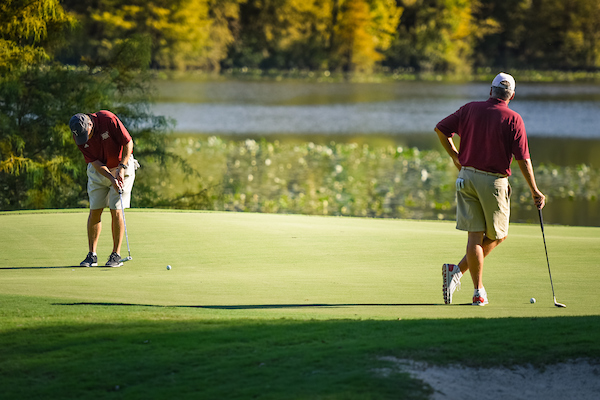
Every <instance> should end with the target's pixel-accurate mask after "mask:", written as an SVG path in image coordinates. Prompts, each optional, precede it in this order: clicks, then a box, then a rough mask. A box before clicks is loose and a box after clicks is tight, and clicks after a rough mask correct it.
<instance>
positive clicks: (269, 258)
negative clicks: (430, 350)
mask: <svg viewBox="0 0 600 400" xmlns="http://www.w3.org/2000/svg"><path fill="white" fill-rule="evenodd" d="M105 217H108V214H106V215H105ZM86 218H87V214H86V213H84V212H73V213H64V212H63V213H54V214H53V213H43V214H40V213H29V214H11V213H8V214H4V215H0V222H1V223H2V227H3V229H2V232H1V233H0V243H1V246H2V255H1V257H2V258H1V259H0V268H2V269H1V270H0V273H1V274H2V276H1V279H0V293H2V294H15V295H35V296H43V297H48V298H56V299H63V300H64V299H71V300H72V301H73V302H87V303H128V304H139V305H155V306H195V307H205V308H200V309H198V313H199V314H200V315H204V314H209V315H211V314H213V313H214V312H215V311H217V310H223V309H227V310H229V312H228V314H230V315H236V314H239V315H240V316H243V317H248V316H252V317H263V316H264V317H268V318H273V317H292V318H354V317H356V318H384V319H388V318H398V317H402V318H457V317H485V318H495V317H524V316H538V317H540V316H567V315H569V316H572V315H598V313H600V308H599V305H600V297H599V296H597V295H596V290H595V288H597V287H598V284H600V276H599V274H598V272H599V269H598V268H599V266H600V229H598V228H572V227H561V226H548V227H547V228H546V236H547V238H546V239H547V244H548V253H549V258H550V265H551V268H552V273H553V279H554V283H555V291H556V295H557V299H558V301H560V302H563V303H566V304H567V306H568V308H567V309H565V310H559V309H556V308H555V307H553V302H552V295H551V290H550V281H549V278H548V270H547V266H546V260H545V255H544V248H543V242H542V237H541V231H540V227H539V226H536V225H517V224H513V225H512V226H511V229H510V234H509V238H508V239H507V240H506V241H505V242H504V243H503V244H502V245H501V246H500V247H498V248H497V249H496V250H495V251H494V252H493V253H492V255H491V256H490V257H489V258H488V259H487V260H486V265H485V275H484V278H485V285H486V288H487V291H488V293H489V297H490V305H489V306H487V307H482V308H477V307H461V306H455V305H453V306H449V307H448V306H445V307H443V306H440V303H442V296H441V265H442V264H443V263H444V262H458V261H459V259H460V258H461V256H462V254H463V251H464V245H465V234H464V233H461V232H458V231H456V230H455V229H454V224H453V223H452V222H427V221H404V220H375V219H358V218H336V217H310V216H298V215H269V214H244V213H211V212H195V213H194V212H169V211H165V212H161V211H142V210H129V211H128V212H127V222H128V229H129V238H130V243H131V251H132V256H133V261H130V262H128V263H125V265H124V266H123V267H122V268H118V269H109V268H79V267H78V264H79V262H80V261H81V260H82V259H83V258H84V257H85V254H86V252H87V248H86V247H87V246H86V240H87V239H86V236H85V223H86ZM107 226H108V225H106V224H105V227H104V232H103V234H102V236H101V243H100V249H99V262H100V263H103V262H105V260H106V257H107V256H108V254H109V253H110V250H111V249H110V247H111V239H110V231H109V229H108V228H107ZM123 250H124V251H122V252H123V253H124V254H125V255H126V247H125V245H124V246H123ZM168 264H169V265H172V267H173V269H172V270H171V271H167V269H166V266H167V265H168ZM71 266H76V267H72V268H71ZM59 267H60V268H59ZM471 296H472V284H471V282H470V276H469V275H466V276H465V277H464V278H463V290H461V291H459V292H457V293H456V295H455V303H458V304H460V303H468V302H469V301H470V300H471ZM531 297H535V298H536V299H537V300H538V302H537V303H536V304H535V305H531V304H530V303H529V299H530V298H531ZM236 309H237V310H240V312H237V313H236V312H235V311H231V310H236ZM217 314H218V313H217Z"/></svg>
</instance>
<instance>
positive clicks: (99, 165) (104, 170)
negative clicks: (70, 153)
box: [90, 160, 123, 192]
mask: <svg viewBox="0 0 600 400" xmlns="http://www.w3.org/2000/svg"><path fill="white" fill-rule="evenodd" d="M90 164H92V165H93V167H94V169H96V171H98V173H99V174H100V175H103V176H105V177H107V178H108V179H110V182H111V183H112V185H113V187H114V188H115V190H116V191H117V192H118V191H120V190H121V188H122V186H123V184H122V180H121V181H120V180H119V179H117V177H115V176H113V174H111V173H110V170H109V169H108V167H107V166H106V164H104V163H103V162H102V161H100V160H96V161H92V162H91V163H90Z"/></svg>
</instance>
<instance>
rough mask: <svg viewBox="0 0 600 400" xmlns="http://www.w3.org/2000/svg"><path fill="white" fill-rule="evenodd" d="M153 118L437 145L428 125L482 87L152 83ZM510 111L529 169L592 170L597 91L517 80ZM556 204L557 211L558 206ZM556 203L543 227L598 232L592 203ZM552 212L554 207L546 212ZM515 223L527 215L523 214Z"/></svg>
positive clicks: (229, 133)
mask: <svg viewBox="0 0 600 400" xmlns="http://www.w3.org/2000/svg"><path fill="white" fill-rule="evenodd" d="M157 86H158V89H159V93H160V101H159V102H158V103H157V104H155V105H154V110H153V111H154V112H155V113H156V114H159V115H165V116H168V117H172V118H174V119H175V120H176V121H177V126H176V129H175V130H176V134H177V135H178V136H179V135H182V134H185V135H196V136H198V135H199V136H204V135H207V136H208V135H218V136H221V137H223V138H239V139H244V138H253V139H260V138H267V139H268V140H270V141H273V140H280V141H281V142H295V141H298V142H304V143H306V142H308V141H311V142H314V143H323V144H328V143H330V142H332V141H333V142H336V143H349V142H356V143H359V144H361V143H367V144H370V145H375V146H376V145H388V144H391V145H394V146H405V147H418V148H420V149H440V150H441V147H440V145H439V143H438V141H437V137H436V135H435V134H434V133H433V127H434V126H435V124H436V123H437V122H438V121H439V120H440V119H442V118H443V117H445V116H446V115H448V114H450V113H452V112H454V111H456V110H457V109H458V108H459V107H460V106H462V105H463V104H464V103H466V102H468V101H477V100H485V99H486V98H487V95H488V93H489V85H488V84H462V85H458V84H439V83H421V82H408V83H406V82H404V83H383V84H371V83H306V82H235V81H234V82H232V81H222V82H164V81H161V82H158V83H157ZM510 107H511V108H512V109H514V110H515V111H517V112H519V113H520V114H521V115H522V116H523V119H524V121H525V126H526V128H527V132H528V135H529V141H530V151H531V156H532V160H533V162H534V165H539V164H540V163H553V164H557V165H559V166H573V165H577V164H582V163H585V164H587V165H589V166H591V167H593V168H599V167H600V161H599V157H598V155H600V128H599V127H600V85H581V84H519V82H518V81H517V96H516V98H515V100H514V101H513V102H511V104H510ZM556 203H560V207H559V204H556ZM576 203H577V201H573V200H559V201H557V202H555V205H556V207H551V206H550V205H549V207H548V210H547V211H546V214H548V216H547V219H548V221H549V222H554V223H562V224H577V225H596V226H600V216H598V210H597V208H598V207H597V201H591V202H587V201H581V202H580V203H581V204H579V203H577V204H576ZM553 210H556V211H553ZM517 217H518V219H526V220H527V219H529V218H528V217H527V216H524V217H520V216H517Z"/></svg>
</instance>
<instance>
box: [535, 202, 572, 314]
mask: <svg viewBox="0 0 600 400" xmlns="http://www.w3.org/2000/svg"><path fill="white" fill-rule="evenodd" d="M538 212H539V214H540V226H541V227H542V238H543V239H544V250H545V251H546V263H547V264H548V275H550V286H551V287H552V297H553V298H554V305H555V306H556V307H562V308H565V307H566V305H564V304H562V303H558V302H557V301H556V296H555V295H554V284H553V283H552V273H551V272H550V261H548V248H547V247H546V235H544V217H543V216H542V210H541V209H538Z"/></svg>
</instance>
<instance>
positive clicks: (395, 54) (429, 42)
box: [386, 0, 477, 74]
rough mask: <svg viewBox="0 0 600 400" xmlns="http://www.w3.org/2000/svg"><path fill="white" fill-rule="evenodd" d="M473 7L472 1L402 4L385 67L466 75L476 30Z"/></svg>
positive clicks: (418, 0)
mask: <svg viewBox="0 0 600 400" xmlns="http://www.w3.org/2000/svg"><path fill="white" fill-rule="evenodd" d="M474 4H475V3H474V1H473V0H412V1H404V5H405V7H404V13H403V18H402V21H401V22H400V27H399V29H398V35H397V37H396V40H395V41H394V43H393V44H392V46H391V48H390V51H389V52H388V53H387V55H388V60H387V62H386V64H387V65H389V66H391V67H397V66H403V67H407V66H409V67H412V68H415V69H417V70H419V71H425V72H433V71H440V72H450V73H455V74H465V73H469V72H470V71H471V66H472V50H473V44H474V43H473V39H474V37H475V36H474V35H475V32H476V31H477V26H476V21H474V19H473V16H472V11H473V6H474Z"/></svg>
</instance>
